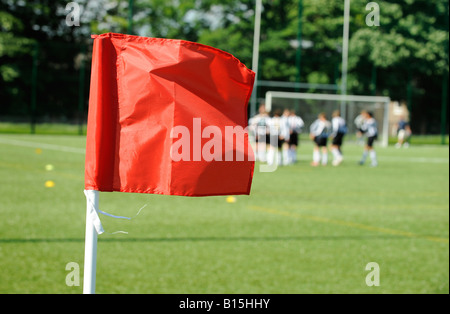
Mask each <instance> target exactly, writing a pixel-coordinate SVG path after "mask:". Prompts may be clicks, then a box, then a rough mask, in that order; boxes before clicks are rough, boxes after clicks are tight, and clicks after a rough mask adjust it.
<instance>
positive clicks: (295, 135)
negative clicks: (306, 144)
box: [289, 132, 298, 146]
mask: <svg viewBox="0 0 450 314" xmlns="http://www.w3.org/2000/svg"><path fill="white" fill-rule="evenodd" d="M293 145H295V146H298V133H297V132H293V133H292V134H291V136H289V146H293Z"/></svg>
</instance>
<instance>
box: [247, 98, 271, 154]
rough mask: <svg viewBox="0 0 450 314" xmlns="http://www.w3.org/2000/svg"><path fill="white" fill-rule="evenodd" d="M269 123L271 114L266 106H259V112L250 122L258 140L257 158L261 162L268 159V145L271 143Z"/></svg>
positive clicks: (250, 128) (251, 129)
mask: <svg viewBox="0 0 450 314" xmlns="http://www.w3.org/2000/svg"><path fill="white" fill-rule="evenodd" d="M269 123H270V116H269V114H268V113H267V111H266V107H265V106H264V105H261V106H260V107H259V114H257V115H256V116H254V117H253V118H251V119H250V120H249V122H248V124H249V130H250V131H251V132H252V134H253V135H254V136H255V142H256V158H257V160H259V161H261V162H266V161H267V156H266V153H267V145H268V143H269Z"/></svg>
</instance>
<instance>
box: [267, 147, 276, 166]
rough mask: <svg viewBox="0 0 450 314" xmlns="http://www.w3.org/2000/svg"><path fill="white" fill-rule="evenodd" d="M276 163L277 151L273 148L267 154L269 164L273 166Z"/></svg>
mask: <svg viewBox="0 0 450 314" xmlns="http://www.w3.org/2000/svg"><path fill="white" fill-rule="evenodd" d="M274 163H275V149H274V148H273V147H270V148H269V151H268V152H267V164H268V165H269V166H272V165H273V164H274Z"/></svg>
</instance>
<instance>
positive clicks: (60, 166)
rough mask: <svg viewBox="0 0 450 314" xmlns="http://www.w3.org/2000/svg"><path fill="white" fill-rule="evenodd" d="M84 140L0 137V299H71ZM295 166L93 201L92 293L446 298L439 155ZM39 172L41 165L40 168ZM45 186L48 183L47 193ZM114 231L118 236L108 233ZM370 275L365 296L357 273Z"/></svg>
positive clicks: (307, 156)
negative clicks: (231, 187)
mask: <svg viewBox="0 0 450 314" xmlns="http://www.w3.org/2000/svg"><path fill="white" fill-rule="evenodd" d="M84 145H85V137H77V136H50V135H48V136H45V135H41V136H37V135H35V136H31V135H0V151H1V154H0V186H1V188H0V215H1V218H0V269H1V272H0V293H81V292H82V278H81V282H80V283H81V286H67V285H66V276H67V275H68V274H69V272H70V271H68V270H66V265H67V264H68V263H70V262H75V263H78V264H79V265H80V276H81V277H82V273H83V258H84V231H85V206H86V205H85V203H86V200H85V197H84V194H83V186H84ZM344 149H345V151H344V153H345V156H346V161H345V162H344V163H343V164H342V165H341V166H340V167H332V166H328V167H319V168H312V167H310V166H309V162H310V160H311V155H312V145H311V144H310V143H309V142H306V141H303V143H301V147H300V149H299V156H300V162H299V163H298V164H296V165H295V166H289V167H280V168H279V169H278V170H277V171H275V172H273V173H260V172H259V171H258V165H257V166H256V167H255V175H254V181H253V186H252V193H251V195H250V196H238V197H236V202H235V203H229V202H227V201H226V197H208V198H184V197H170V196H160V195H141V194H126V193H101V195H100V209H102V210H103V211H106V212H109V213H111V214H116V215H122V216H128V217H132V216H134V215H136V213H137V212H138V210H139V209H140V208H141V207H142V206H144V205H145V204H147V206H146V207H145V208H144V209H143V210H142V212H141V213H140V215H138V216H137V217H135V218H134V219H132V220H130V221H127V220H118V219H113V218H110V217H106V216H101V217H100V218H101V220H102V223H103V226H104V228H105V231H106V234H103V235H101V236H99V243H98V262H97V289H96V292H97V293H226V294H232V293H269V294H272V293H273V294H278V293H287V294H291V293H449V192H448V190H449V149H448V146H445V147H440V146H413V147H411V148H409V149H400V150H399V149H395V148H392V147H390V148H380V147H378V148H377V151H378V156H379V163H380V166H379V167H377V168H370V167H369V166H363V167H361V166H358V165H357V161H358V159H359V157H360V155H361V152H362V148H361V147H360V146H357V145H354V144H348V145H346V146H345V147H344ZM47 165H52V166H53V167H51V166H47ZM47 181H53V182H54V186H53V187H51V186H52V184H50V185H48V186H50V187H46V182H47ZM118 230H123V231H127V232H128V234H111V233H113V232H115V231H118ZM370 262H376V263H377V264H378V265H379V269H380V272H379V275H380V276H379V279H380V286H371V287H369V286H368V285H367V284H366V277H368V276H369V277H370V270H366V265H367V264H368V263H370Z"/></svg>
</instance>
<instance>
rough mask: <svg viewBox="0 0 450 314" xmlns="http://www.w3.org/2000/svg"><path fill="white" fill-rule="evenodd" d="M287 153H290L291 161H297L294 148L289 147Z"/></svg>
mask: <svg viewBox="0 0 450 314" xmlns="http://www.w3.org/2000/svg"><path fill="white" fill-rule="evenodd" d="M289 154H290V161H291V163H296V162H297V150H296V149H295V148H290V149H289Z"/></svg>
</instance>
